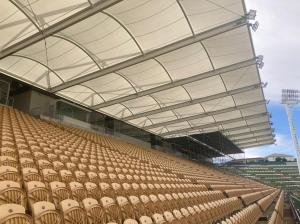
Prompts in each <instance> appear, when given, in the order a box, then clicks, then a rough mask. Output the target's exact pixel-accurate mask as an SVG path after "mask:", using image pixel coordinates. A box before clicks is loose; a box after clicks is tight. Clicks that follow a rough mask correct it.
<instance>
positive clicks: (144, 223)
mask: <svg viewBox="0 0 300 224" xmlns="http://www.w3.org/2000/svg"><path fill="white" fill-rule="evenodd" d="M139 221H140V224H153V221H152V219H151V218H150V217H149V216H141V217H140V218H139Z"/></svg>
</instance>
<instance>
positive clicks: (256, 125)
mask: <svg viewBox="0 0 300 224" xmlns="http://www.w3.org/2000/svg"><path fill="white" fill-rule="evenodd" d="M265 125H269V126H271V124H270V123H269V122H262V123H261V122H260V123H256V124H251V125H245V126H240V127H236V128H229V129H224V130H223V132H231V131H239V130H243V129H245V128H250V129H251V128H259V127H264V126H265ZM264 128H265V127H264ZM247 133H249V132H247Z"/></svg>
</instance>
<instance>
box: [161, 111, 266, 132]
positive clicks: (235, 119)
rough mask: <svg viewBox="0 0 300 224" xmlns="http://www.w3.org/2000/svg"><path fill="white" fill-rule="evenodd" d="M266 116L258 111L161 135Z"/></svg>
mask: <svg viewBox="0 0 300 224" xmlns="http://www.w3.org/2000/svg"><path fill="white" fill-rule="evenodd" d="M264 116H268V113H258V114H254V115H249V116H245V117H240V118H234V119H229V120H225V121H219V122H214V123H211V124H205V125H199V126H194V127H191V128H184V129H180V130H175V131H169V132H166V133H163V134H161V136H163V137H164V136H167V135H173V134H179V133H184V132H189V131H195V130H199V129H200V130H201V129H205V128H211V127H217V126H219V125H224V124H231V123H234V122H240V121H244V120H247V119H255V118H261V117H264Z"/></svg>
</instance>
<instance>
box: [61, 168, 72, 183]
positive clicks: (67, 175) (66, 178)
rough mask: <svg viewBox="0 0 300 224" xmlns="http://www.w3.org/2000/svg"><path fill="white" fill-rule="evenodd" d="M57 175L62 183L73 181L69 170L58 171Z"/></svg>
mask: <svg viewBox="0 0 300 224" xmlns="http://www.w3.org/2000/svg"><path fill="white" fill-rule="evenodd" d="M59 175H60V178H61V180H62V182H65V183H70V182H72V181H75V178H74V176H73V174H72V172H71V171H70V170H60V171H59Z"/></svg>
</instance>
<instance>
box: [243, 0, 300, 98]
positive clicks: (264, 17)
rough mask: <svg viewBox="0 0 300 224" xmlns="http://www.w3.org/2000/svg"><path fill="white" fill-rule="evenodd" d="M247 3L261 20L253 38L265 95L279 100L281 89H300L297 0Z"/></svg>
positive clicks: (248, 1)
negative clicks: (266, 83) (263, 64)
mask: <svg viewBox="0 0 300 224" xmlns="http://www.w3.org/2000/svg"><path fill="white" fill-rule="evenodd" d="M246 5H247V9H248V10H249V9H255V10H257V17H256V20H257V21H258V22H259V23H260V26H259V28H258V30H257V32H255V33H253V40H254V46H255V49H256V54H257V55H260V54H261V55H263V56H264V62H265V66H264V68H263V69H262V70H261V77H262V80H263V81H264V82H268V87H267V88H266V89H265V94H266V97H267V98H268V99H270V100H271V101H272V102H274V103H275V102H280V94H281V89H283V88H295V89H300V86H299V81H300V57H299V56H300V1H299V0H246Z"/></svg>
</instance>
